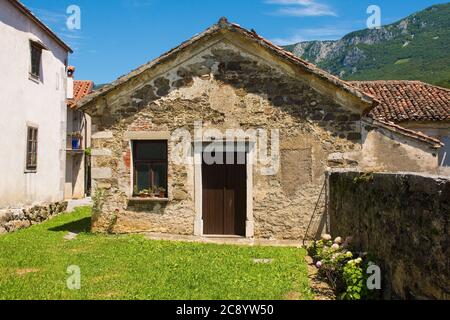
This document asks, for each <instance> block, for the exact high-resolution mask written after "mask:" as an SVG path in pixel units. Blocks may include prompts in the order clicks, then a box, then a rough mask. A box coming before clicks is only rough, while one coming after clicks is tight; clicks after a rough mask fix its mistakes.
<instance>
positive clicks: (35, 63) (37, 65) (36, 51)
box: [30, 42, 42, 78]
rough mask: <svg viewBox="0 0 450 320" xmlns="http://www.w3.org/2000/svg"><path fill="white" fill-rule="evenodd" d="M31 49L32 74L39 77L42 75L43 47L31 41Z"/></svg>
mask: <svg viewBox="0 0 450 320" xmlns="http://www.w3.org/2000/svg"><path fill="white" fill-rule="evenodd" d="M30 50H31V70H30V74H31V76H32V77H34V78H39V77H40V76H41V56H42V47H41V46H39V45H38V44H37V43H35V42H30Z"/></svg>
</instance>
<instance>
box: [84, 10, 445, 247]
mask: <svg viewBox="0 0 450 320" xmlns="http://www.w3.org/2000/svg"><path fill="white" fill-rule="evenodd" d="M377 104H378V101H377V100H376V99H375V98H374V97H372V96H370V95H368V94H366V93H364V92H363V91H361V90H359V89H358V88H356V87H354V86H352V85H350V84H348V83H346V82H344V81H342V80H340V79H338V78H336V77H334V76H331V75H330V74H328V73H326V72H324V71H322V70H320V69H318V68H316V67H315V66H314V65H312V64H309V63H307V62H305V61H303V60H301V59H299V58H297V57H295V56H293V55H292V54H290V53H288V52H286V51H284V50H283V49H281V48H280V47H277V46H275V45H273V44H272V43H270V42H269V41H267V40H265V39H263V38H261V37H260V36H258V35H257V34H256V32H254V31H248V30H246V29H244V28H242V27H240V26H238V25H236V24H232V23H229V22H228V21H227V20H226V19H225V18H222V19H221V20H220V21H219V23H218V24H216V25H213V26H212V27H210V28H209V29H208V30H206V31H205V32H203V33H201V34H199V35H197V36H195V37H194V38H192V39H190V40H188V41H187V42H184V43H183V44H181V45H180V46H179V47H177V48H175V49H173V50H171V51H170V52H168V53H166V54H164V55H162V56H161V57H159V58H158V59H156V60H154V61H152V62H150V63H148V64H145V65H143V66H141V67H139V68H138V69H136V70H134V71H132V72H131V73H130V74H128V75H126V76H123V77H121V78H119V79H118V80H116V81H115V82H114V83H112V84H110V85H108V86H106V87H104V88H102V89H100V90H98V91H95V92H94V93H92V94H91V95H89V96H87V97H86V98H84V99H83V100H81V101H80V102H79V103H78V106H79V108H81V110H82V111H84V112H86V113H88V114H89V115H90V116H91V117H92V130H93V136H92V147H93V150H92V157H93V160H92V161H93V162H92V179H93V188H94V189H95V195H94V200H95V206H94V217H93V226H92V228H93V231H95V232H112V233H131V232H150V233H151V232H154V233H169V234H183V235H198V236H214V235H220V236H224V235H225V236H242V237H249V238H252V237H255V238H271V239H300V238H302V236H303V235H304V233H305V230H306V228H307V226H308V222H309V220H310V217H311V215H312V213H313V211H314V208H315V206H316V203H317V201H318V199H319V195H320V194H321V190H323V187H324V181H325V175H324V171H325V170H326V168H327V167H328V166H329V165H336V166H355V167H363V168H370V167H376V168H377V169H380V167H381V169H382V168H383V166H385V165H386V162H382V161H381V162H377V161H374V160H370V161H367V159H372V157H371V155H370V152H374V153H377V154H378V155H384V156H386V157H387V158H388V159H390V160H389V161H391V162H393V163H394V164H392V163H390V165H392V166H393V167H396V168H399V169H404V170H408V171H432V170H436V168H437V163H438V161H437V153H438V149H439V148H440V143H439V141H437V140H435V139H433V138H430V137H428V136H425V135H423V134H419V133H416V132H414V131H411V130H407V129H404V128H402V127H399V126H396V125H394V124H391V123H388V122H383V121H381V120H380V121H378V120H375V119H370V118H369V117H367V114H368V112H369V111H370V110H371V109H373V108H374V107H375V106H376V105H377ZM232 130H234V131H232ZM230 132H232V133H233V134H231V133H230ZM365 146H367V149H365ZM347 155H351V157H350V156H347ZM379 158H380V159H381V158H382V157H381V156H380V157H379ZM180 159H181V161H180ZM211 159H213V161H210V160H211Z"/></svg>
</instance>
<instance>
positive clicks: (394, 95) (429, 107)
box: [349, 81, 450, 123]
mask: <svg viewBox="0 0 450 320" xmlns="http://www.w3.org/2000/svg"><path fill="white" fill-rule="evenodd" d="M349 83H350V84H352V85H354V86H355V87H357V88H359V89H361V90H364V91H365V92H366V93H368V94H371V95H373V96H375V97H376V98H377V99H378V100H379V101H380V102H381V103H380V104H379V105H378V106H376V107H374V108H373V109H372V111H371V112H370V113H369V115H370V116H371V117H373V118H375V119H379V120H385V121H392V122H395V123H401V122H407V121H424V122H430V121H431V122H436V121H450V90H449V89H445V88H441V87H436V86H433V85H430V84H427V83H424V82H421V81H352V82H349Z"/></svg>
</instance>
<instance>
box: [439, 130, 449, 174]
mask: <svg viewBox="0 0 450 320" xmlns="http://www.w3.org/2000/svg"><path fill="white" fill-rule="evenodd" d="M441 142H442V143H443V144H444V146H443V147H442V148H441V149H440V150H439V165H440V166H441V167H450V137H442V138H441Z"/></svg>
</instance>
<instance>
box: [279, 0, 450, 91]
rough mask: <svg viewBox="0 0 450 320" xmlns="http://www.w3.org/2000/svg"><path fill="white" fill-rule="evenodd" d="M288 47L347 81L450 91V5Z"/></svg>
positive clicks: (436, 6)
mask: <svg viewBox="0 0 450 320" xmlns="http://www.w3.org/2000/svg"><path fill="white" fill-rule="evenodd" d="M284 48H285V49H286V50H288V51H291V52H292V53H294V54H295V55H296V56H298V57H301V58H303V59H305V60H308V61H310V62H312V63H314V64H316V65H317V66H319V67H321V68H323V69H325V70H327V71H329V72H330V73H332V74H335V75H337V76H339V77H341V78H343V79H345V80H422V81H425V82H428V83H431V84H435V85H439V86H443V87H448V88H450V3H446V4H438V5H435V6H432V7H430V8H428V9H425V10H423V11H420V12H417V13H415V14H413V15H411V16H409V17H407V18H405V19H403V20H401V21H399V22H396V23H393V24H390V25H387V26H383V27H382V28H381V29H378V30H377V29H373V30H370V29H366V30H361V31H356V32H352V33H350V34H348V35H346V36H345V37H343V38H342V39H341V40H336V41H307V42H300V43H297V44H293V45H289V46H285V47H284Z"/></svg>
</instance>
